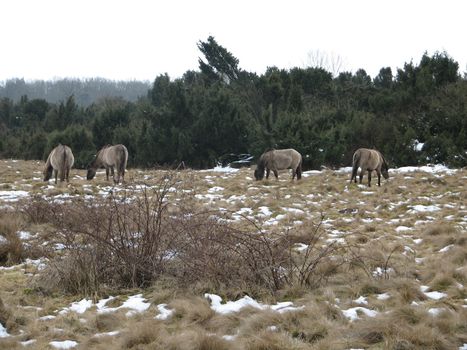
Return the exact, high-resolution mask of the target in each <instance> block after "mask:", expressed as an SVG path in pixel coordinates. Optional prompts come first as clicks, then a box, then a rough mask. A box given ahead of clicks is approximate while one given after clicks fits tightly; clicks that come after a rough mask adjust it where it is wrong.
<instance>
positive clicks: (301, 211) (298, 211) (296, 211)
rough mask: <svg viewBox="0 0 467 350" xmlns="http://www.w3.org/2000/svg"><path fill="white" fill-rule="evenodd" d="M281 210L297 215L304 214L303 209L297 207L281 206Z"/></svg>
mask: <svg viewBox="0 0 467 350" xmlns="http://www.w3.org/2000/svg"><path fill="white" fill-rule="evenodd" d="M282 210H284V211H287V212H289V213H293V214H297V215H300V214H305V212H304V211H303V210H301V209H297V208H282Z"/></svg>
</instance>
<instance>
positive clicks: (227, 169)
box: [200, 166, 240, 173]
mask: <svg viewBox="0 0 467 350" xmlns="http://www.w3.org/2000/svg"><path fill="white" fill-rule="evenodd" d="M239 170H240V169H236V168H231V167H221V166H216V167H214V168H213V169H207V170H200V172H206V171H215V172H218V173H236V172H237V171H239Z"/></svg>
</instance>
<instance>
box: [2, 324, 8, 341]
mask: <svg viewBox="0 0 467 350" xmlns="http://www.w3.org/2000/svg"><path fill="white" fill-rule="evenodd" d="M9 336H10V334H8V332H7V330H6V328H5V327H3V325H2V324H1V323H0V338H6V337H9Z"/></svg>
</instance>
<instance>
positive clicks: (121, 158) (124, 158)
mask: <svg viewBox="0 0 467 350" xmlns="http://www.w3.org/2000/svg"><path fill="white" fill-rule="evenodd" d="M127 162H128V150H127V149H126V147H125V146H124V145H114V146H111V145H107V146H104V147H102V148H101V150H100V151H99V152H97V154H96V157H95V158H94V160H93V161H92V162H91V163H90V164H89V165H88V172H87V175H86V178H87V179H88V180H91V179H93V178H94V176H96V171H97V169H98V168H102V167H103V168H105V174H106V178H107V181H109V171H110V173H111V175H112V178H113V180H114V183H119V182H120V179H121V180H122V182H124V180H125V169H126V163H127ZM114 169H116V170H117V178H115V173H114Z"/></svg>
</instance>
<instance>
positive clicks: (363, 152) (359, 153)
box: [350, 148, 389, 187]
mask: <svg viewBox="0 0 467 350" xmlns="http://www.w3.org/2000/svg"><path fill="white" fill-rule="evenodd" d="M359 167H360V169H361V170H360V183H362V179H363V173H364V172H365V171H368V187H370V186H371V173H372V171H373V170H376V174H377V175H378V186H381V174H383V176H384V178H385V179H388V178H389V174H388V164H387V163H386V160H385V159H384V157H383V155H382V154H381V153H380V152H379V151H377V150H375V149H368V148H359V149H357V150H356V151H355V153H354V154H353V160H352V177H351V178H350V182H352V180H354V179H355V182H357V171H358V168H359Z"/></svg>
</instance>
